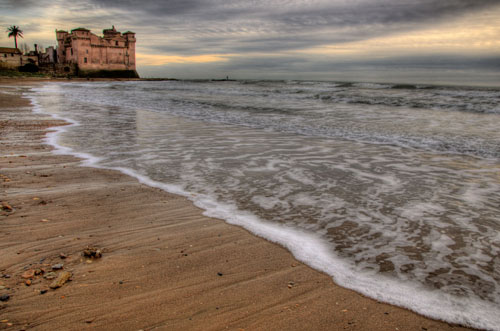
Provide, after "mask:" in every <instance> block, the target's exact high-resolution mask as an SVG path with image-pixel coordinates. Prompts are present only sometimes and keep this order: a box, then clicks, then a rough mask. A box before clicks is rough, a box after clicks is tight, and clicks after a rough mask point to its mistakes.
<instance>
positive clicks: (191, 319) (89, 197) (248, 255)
mask: <svg viewBox="0 0 500 331" xmlns="http://www.w3.org/2000/svg"><path fill="white" fill-rule="evenodd" d="M11 84H12V81H9V80H4V81H0V85H3V86H6V85H11ZM18 84H28V83H27V82H23V81H21V82H20V83H19V82H18ZM30 84H35V83H30ZM36 84H40V82H39V83H36ZM57 125H64V123H63V122H61V121H56V120H53V119H52V118H50V117H49V116H45V115H39V114H35V113H33V112H32V108H31V105H30V102H29V100H27V99H23V98H22V97H21V96H20V94H19V92H18V91H17V90H16V89H14V88H8V87H2V88H1V90H0V145H1V146H2V147H1V158H0V182H1V190H0V192H1V194H0V200H1V203H2V211H1V212H0V250H1V253H0V256H1V258H0V296H3V297H2V298H3V299H5V300H3V301H2V302H0V329H9V330H30V329H34V330H84V329H95V330H141V329H142V330H154V329H159V330H226V329H228V330H465V329H466V328H463V327H460V326H456V325H450V324H448V323H443V322H440V321H435V320H431V319H428V318H426V317H423V316H420V315H418V314H415V313H413V312H411V311H409V310H406V309H402V308H399V307H395V306H392V305H388V304H385V303H381V302H377V301H375V300H372V299H370V298H367V297H364V296H362V295H360V294H358V293H356V292H353V291H351V290H348V289H344V288H342V287H339V286H337V285H335V284H334V282H333V280H332V279H331V277H329V276H327V275H325V274H323V273H321V272H318V271H316V270H313V269H311V268H310V267H308V266H307V265H304V264H303V263H301V262H298V261H297V260H295V259H294V257H293V256H292V255H291V254H290V253H289V252H288V251H287V250H285V249H284V248H282V247H281V246H278V245H276V244H273V243H271V242H268V241H266V240H264V239H261V238H258V237H256V236H254V235H252V234H251V233H249V232H247V231H246V230H244V229H241V228H239V227H235V226H231V225H228V224H226V223H225V222H223V221H221V220H217V219H213V218H208V217H205V216H203V215H202V212H203V211H202V210H200V209H198V208H196V207H195V206H194V205H193V204H192V203H191V202H190V201H189V200H187V199H185V198H184V197H180V196H176V195H172V194H169V193H166V192H164V191H161V190H159V189H155V188H151V187H147V186H145V185H142V184H140V183H138V181H137V180H136V179H134V178H131V177H128V176H126V175H124V174H121V173H119V172H116V171H109V170H102V169H94V168H88V167H82V166H80V163H81V160H79V159H77V158H75V157H72V156H64V155H55V154H53V153H52V152H51V147H50V146H48V145H45V144H44V143H43V138H44V136H45V134H46V133H47V132H48V131H49V130H51V127H53V126H57ZM87 247H91V248H94V249H97V250H100V251H101V252H102V257H100V258H99V257H97V258H96V257H85V256H84V255H83V252H84V250H85V249H86V248H87ZM60 264H62V266H61V265H60ZM52 269H55V270H52ZM51 272H53V273H55V275H54V274H51ZM63 272H70V273H71V280H70V281H68V282H66V283H65V284H63V285H62V286H61V287H59V288H57V289H52V288H50V285H51V284H52V283H53V282H54V280H56V279H50V278H53V277H56V278H57V277H58V276H59V275H61V274H62V273H63Z"/></svg>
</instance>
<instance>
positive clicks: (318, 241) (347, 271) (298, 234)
mask: <svg viewBox="0 0 500 331" xmlns="http://www.w3.org/2000/svg"><path fill="white" fill-rule="evenodd" d="M28 96H29V98H30V99H31V102H32V104H33V109H34V111H35V112H41V113H46V114H49V115H51V116H53V117H54V118H56V119H59V120H65V121H67V122H68V123H70V125H66V126H61V127H56V128H55V130H54V131H53V132H50V133H48V134H47V137H46V140H45V142H46V143H47V144H50V145H51V146H53V147H54V153H57V154H67V155H74V156H76V157H79V158H81V159H83V161H82V165H84V166H89V167H95V168H103V169H113V170H117V171H120V172H122V173H124V174H126V175H129V176H132V177H135V178H137V180H138V181H139V182H141V183H143V184H145V185H148V186H151V187H156V188H160V189H163V190H165V191H167V192H170V193H174V194H178V195H182V196H185V197H186V198H188V199H190V200H191V201H193V203H194V204H195V205H196V206H198V207H200V208H202V209H204V210H205V211H204V215H206V216H209V217H216V218H220V219H223V220H225V221H226V222H228V223H230V224H234V225H238V226H241V227H243V228H245V229H247V230H249V231H251V232H252V233H254V234H255V235H257V236H260V237H262V238H265V239H267V240H269V241H271V242H275V243H277V244H279V245H282V246H283V247H285V248H287V249H288V250H289V251H290V252H291V253H292V254H293V255H294V256H295V258H297V259H298V260H300V261H302V262H304V263H305V264H307V265H309V266H311V267H313V268H315V269H317V270H320V271H323V272H325V273H327V274H329V275H330V276H332V277H333V279H334V281H335V282H336V283H338V284H339V285H341V286H344V287H346V288H350V289H353V290H355V291H358V292H360V293H362V294H364V295H366V296H369V297H372V298H374V299H376V300H380V301H385V302H388V303H391V304H395V305H398V306H402V307H406V308H408V309H410V310H413V311H416V312H418V313H420V314H423V315H426V316H429V317H432V318H436V319H441V320H445V321H448V322H452V323H460V324H463V325H468V326H471V327H476V328H484V329H491V330H500V328H499V325H500V317H499V316H498V310H499V307H498V305H496V304H492V303H491V302H486V301H484V300H479V299H477V298H475V297H473V296H472V297H463V296H454V295H449V294H447V293H443V292H441V291H439V290H437V289H436V290H430V289H429V288H427V287H424V286H423V285H421V284H419V283H417V282H414V281H407V282H405V281H400V280H397V279H395V278H391V277H387V276H384V275H382V274H379V273H376V272H375V271H373V272H368V271H366V270H360V269H359V268H356V266H355V265H353V264H352V263H351V262H349V261H348V260H346V259H343V258H340V257H338V256H336V255H335V253H334V252H333V251H332V249H331V243H330V242H328V241H327V240H325V238H323V237H322V236H320V235H318V234H317V233H314V232H310V231H305V230H301V229H297V228H294V227H293V226H290V225H286V224H275V223H270V222H268V221H264V220H262V219H261V218H259V217H257V216H256V215H254V214H253V213H251V212H249V211H245V210H240V209H239V208H237V207H236V206H235V205H234V204H231V203H225V202H221V201H219V200H218V199H217V198H215V197H214V196H211V195H207V194H193V192H190V191H187V190H186V189H184V188H183V187H182V186H180V185H174V184H168V183H164V182H161V181H157V180H153V179H152V178H150V177H149V176H146V175H143V174H140V173H139V172H138V171H137V170H135V169H132V168H128V167H119V166H115V167H108V166H103V165H102V164H100V162H101V161H102V158H101V157H97V156H93V155H91V154H89V153H83V152H79V151H77V150H74V149H73V148H70V147H67V146H63V145H61V144H60V143H59V139H60V137H61V136H62V135H64V134H65V133H67V132H69V131H70V130H72V129H74V128H75V127H78V126H80V125H81V124H80V123H79V122H78V121H76V120H73V119H71V118H68V117H65V116H60V115H56V114H52V113H50V112H49V111H47V110H46V109H44V108H43V107H42V106H41V105H40V104H39V103H38V102H37V95H36V93H35V94H31V93H30V94H28ZM274 167H275V165H274V164H273V165H272V169H274ZM266 168H267V167H266ZM344 170H345V169H344ZM358 174H359V175H360V176H361V177H362V176H363V174H362V173H361V172H359V171H358ZM382 180H383V181H384V182H385V183H386V184H387V185H390V186H394V185H395V186H398V185H399V182H398V180H396V179H393V178H392V177H387V176H386V177H385V178H382ZM468 194H470V192H469V193H468ZM469 199H471V198H469ZM422 207H423V206H419V207H418V208H417V207H416V208H415V209H414V211H413V213H414V214H413V216H414V217H415V216H416V214H415V213H422V212H423V208H422ZM431 209H434V210H438V209H439V208H438V207H433V208H431ZM439 238H440V239H442V240H441V243H440V244H437V245H441V246H440V247H438V248H439V249H446V247H445V246H446V245H447V243H448V244H449V243H451V241H450V240H451V239H450V238H449V237H447V236H446V235H443V234H440V237H439ZM443 245H444V246H443ZM476 258H477V259H484V258H485V257H484V256H480V255H478V256H476Z"/></svg>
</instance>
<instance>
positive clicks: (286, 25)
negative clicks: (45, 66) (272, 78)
mask: <svg viewBox="0 0 500 331" xmlns="http://www.w3.org/2000/svg"><path fill="white" fill-rule="evenodd" d="M0 12H1V13H2V14H0V21H1V22H5V23H2V24H3V25H4V26H5V28H6V26H8V25H11V24H16V25H20V26H21V27H22V28H23V29H24V31H25V36H26V39H27V40H28V39H30V38H31V37H36V38H38V39H37V40H38V41H39V42H42V43H44V44H49V43H53V40H54V37H53V31H54V30H55V29H56V28H63V29H71V28H75V27H77V26H85V27H87V28H90V29H92V30H93V31H94V32H99V31H100V30H101V29H103V28H107V27H108V26H110V25H112V24H114V25H115V26H117V27H118V28H119V29H123V30H133V31H135V32H136V33H137V37H138V53H139V57H138V58H139V60H138V61H139V65H140V66H141V61H142V67H143V68H141V67H140V68H139V71H141V70H143V71H144V72H148V70H149V71H151V72H153V71H152V70H151V69H150V68H149V67H151V66H155V65H156V66H166V67H165V70H159V71H158V70H156V72H165V74H167V75H168V67H169V66H170V67H172V68H174V67H175V68H181V67H182V66H186V69H187V66H188V65H191V68H190V69H189V70H187V71H189V72H192V71H193V70H192V68H193V66H194V65H195V64H196V67H197V68H198V69H199V70H198V72H199V73H206V74H207V75H210V74H211V73H212V74H218V73H219V71H226V72H227V71H235V72H239V73H241V74H242V75H244V74H245V73H247V74H250V73H252V75H253V74H254V73H258V72H262V73H263V74H265V76H268V75H269V74H272V73H273V72H274V73H275V74H276V76H279V75H283V73H284V72H287V71H288V72H296V73H297V76H300V75H302V74H306V73H311V72H316V71H319V72H324V71H325V70H330V68H332V67H336V66H339V65H343V66H344V67H355V66H356V65H357V66H361V65H365V66H369V67H373V68H376V67H380V68H382V67H384V68H385V67H387V66H391V63H392V64H394V63H399V65H400V66H403V65H407V66H410V67H411V66H412V65H413V67H415V66H416V65H417V64H418V66H419V67H421V66H422V67H425V66H426V65H427V66H428V68H435V67H436V63H438V64H439V66H441V67H443V68H445V69H446V70H450V69H449V67H450V66H455V68H457V69H460V70H461V69H462V68H463V66H464V65H469V66H476V67H477V68H478V69H481V68H484V67H491V66H493V67H495V66H496V65H497V63H496V62H495V61H492V60H491V58H495V56H499V55H500V38H499V36H500V28H499V27H498V26H497V25H498V24H497V22H498V21H499V19H500V2H499V1H498V0H441V1H435V0H267V1H264V0H233V1H227V0H167V1H156V0H143V1H141V2H137V1H131V0H126V1H114V0H88V1H87V2H78V3H77V4H75V2H70V1H67V0H52V1H48V0H37V1H34V0H15V1H14V0H4V1H3V2H2V3H1V4H0ZM31 40H32V39H30V41H31ZM0 42H1V43H2V45H3V44H6V43H8V42H9V41H8V40H7V39H6V36H2V39H0ZM471 56H475V57H476V59H479V60H475V61H470V58H471ZM457 58H460V59H461V60H453V61H452V60H451V59H457ZM403 59H404V61H403ZM439 59H441V60H439ZM443 59H448V60H449V61H444V60H443ZM481 59H482V60H481ZM478 61H479V63H478ZM481 61H482V62H481ZM212 62H213V63H212ZM445 62H446V63H445ZM210 63H212V64H210ZM492 63H493V64H492ZM348 64H349V65H348ZM187 71H186V72H187ZM175 72H176V73H177V74H178V73H180V72H182V70H175ZM308 75H309V74H308ZM287 76H288V74H287Z"/></svg>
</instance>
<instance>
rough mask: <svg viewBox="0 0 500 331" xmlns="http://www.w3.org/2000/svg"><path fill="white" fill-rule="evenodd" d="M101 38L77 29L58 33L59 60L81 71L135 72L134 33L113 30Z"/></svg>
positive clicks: (105, 31)
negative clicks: (73, 65)
mask: <svg viewBox="0 0 500 331" xmlns="http://www.w3.org/2000/svg"><path fill="white" fill-rule="evenodd" d="M103 34H104V36H103V37H99V36H97V35H95V34H93V33H92V32H90V30H87V29H83V28H78V29H74V30H71V33H68V32H66V31H56V36H57V42H58V48H57V57H58V62H59V63H61V64H78V68H79V69H81V70H135V42H136V39H135V33H133V32H129V31H128V32H125V33H123V34H122V33H120V32H118V31H116V30H115V28H114V26H113V28H112V29H107V30H104V31H103Z"/></svg>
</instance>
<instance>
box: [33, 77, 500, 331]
mask: <svg viewBox="0 0 500 331" xmlns="http://www.w3.org/2000/svg"><path fill="white" fill-rule="evenodd" d="M26 95H27V96H28V97H30V98H31V100H32V102H33V104H34V105H35V110H36V111H40V112H44V113H48V114H51V115H53V116H54V117H57V118H64V119H66V120H68V121H70V122H71V123H72V125H70V126H65V127H61V128H59V129H58V130H57V131H56V132H54V133H52V134H50V135H49V136H48V141H49V143H51V144H53V145H54V146H56V147H57V152H58V153H69V154H75V155H78V156H81V157H83V158H84V159H85V160H86V161H85V164H86V165H90V166H95V167H103V168H111V169H117V170H120V171H122V172H124V173H127V174H130V175H132V176H135V177H137V178H138V179H139V180H140V181H142V182H143V183H146V184H148V185H151V186H155V187H160V188H163V189H165V190H167V191H170V192H173V193H177V194H182V195H184V196H187V197H188V198H189V199H191V200H192V201H193V202H194V203H195V204H196V205H198V206H199V207H201V208H203V209H204V210H205V213H206V214H207V215H209V216H214V217H218V218H222V219H224V220H226V221H227V222H229V223H232V224H237V225H240V226H243V227H245V228H247V229H248V230H250V231H251V232H253V233H255V234H257V235H259V236H262V237H264V238H267V239H268V240H271V241H274V242H277V243H279V244H281V245H283V246H285V247H286V248H288V249H289V250H290V251H291V252H292V253H293V254H294V255H295V256H296V257H297V258H298V259H299V260H302V261H303V262H305V263H307V264H309V265H310V266H312V267H314V268H316V269H319V270H322V271H324V272H326V273H328V274H330V275H331V276H332V277H333V278H334V280H335V282H337V283H338V284H340V285H342V286H345V287H348V288H351V289H354V290H356V291H359V292H361V293H363V294H365V295H367V296H370V297H373V298H376V299H378V300H381V301H386V302H390V303H393V304H396V305H400V306H403V307H407V308H409V309H412V310H414V311H417V312H419V313H421V314H424V315H427V316H430V317H433V318H438V319H443V320H446V321H449V322H456V323H462V324H465V325H469V326H473V327H478V328H485V329H492V330H500V314H499V313H500V89H495V88H467V87H446V86H424V85H422V86H419V85H394V84H371V83H370V84H366V83H335V82H313V81H311V82H305V81H302V82H301V81H234V82H232V81H228V82H210V81H160V82H88V83H86V82H71V83H47V84H45V85H43V86H37V87H35V88H32V89H31V90H30V91H29V92H26Z"/></svg>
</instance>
